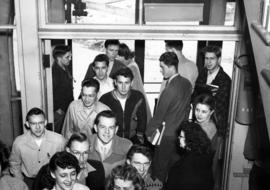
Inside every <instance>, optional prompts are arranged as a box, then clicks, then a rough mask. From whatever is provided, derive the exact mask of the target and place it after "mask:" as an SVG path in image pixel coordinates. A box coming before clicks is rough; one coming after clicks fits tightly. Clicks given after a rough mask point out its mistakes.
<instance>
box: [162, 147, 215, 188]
mask: <svg viewBox="0 0 270 190" xmlns="http://www.w3.org/2000/svg"><path fill="white" fill-rule="evenodd" d="M213 186H214V180H213V174H212V154H198V153H194V152H188V153H186V154H185V155H184V156H183V157H182V158H181V159H180V160H179V161H178V162H176V163H175V164H174V166H173V167H172V168H171V170H170V172H169V175H168V180H167V184H166V188H165V189H166V190H177V189H179V190H197V189H199V190H212V189H213Z"/></svg>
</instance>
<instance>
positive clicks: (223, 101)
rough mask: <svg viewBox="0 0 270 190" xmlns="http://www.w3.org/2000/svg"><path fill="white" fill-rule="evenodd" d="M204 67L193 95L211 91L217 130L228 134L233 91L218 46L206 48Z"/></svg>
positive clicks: (222, 134)
mask: <svg viewBox="0 0 270 190" xmlns="http://www.w3.org/2000/svg"><path fill="white" fill-rule="evenodd" d="M203 52H204V68H203V69H202V70H201V72H200V73H199V77H198V78H197V81H196V84H195V90H194V94H193V97H194V98H195V97H196V96H198V95H199V94H201V93H210V94H212V95H213V96H214V97H215V99H216V110H215V113H216V117H217V123H216V125H217V130H218V134H219V135H220V136H224V135H225V134H226V131H227V128H228V111H229V102H230V91H231V78H230V77H229V76H228V75H227V74H226V73H225V72H224V70H223V68H222V67H221V66H220V63H221V50H220V48H219V47H217V46H207V47H205V49H204V51H203Z"/></svg>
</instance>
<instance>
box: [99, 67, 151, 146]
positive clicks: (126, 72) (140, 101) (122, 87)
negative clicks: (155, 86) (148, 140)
mask: <svg viewBox="0 0 270 190" xmlns="http://www.w3.org/2000/svg"><path fill="white" fill-rule="evenodd" d="M113 78H114V85H115V89H114V90H113V91H111V92H108V93H106V94H104V95H103V96H102V97H101V98H100V101H101V102H103V103H104V104H106V105H107V106H109V107H110V108H111V110H112V111H113V112H114V113H115V114H116V118H117V122H118V123H119V129H118V132H117V135H118V136H120V137H124V138H128V139H130V140H132V141H133V143H137V142H138V143H143V142H144V137H143V135H144V132H145V127H146V122H147V114H146V102H145V98H144V96H143V94H142V93H141V92H140V91H137V90H133V89H131V85H132V80H133V74H132V71H131V70H130V69H129V68H122V69H120V70H118V71H117V72H116V73H115V75H114V77H113Z"/></svg>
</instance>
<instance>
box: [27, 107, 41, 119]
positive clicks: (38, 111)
mask: <svg viewBox="0 0 270 190" xmlns="http://www.w3.org/2000/svg"><path fill="white" fill-rule="evenodd" d="M32 115H43V117H44V119H45V113H44V111H43V110H42V109H40V108H37V107H34V108H32V109H30V110H29V111H28V113H27V114H26V121H29V118H30V117H31V116H32Z"/></svg>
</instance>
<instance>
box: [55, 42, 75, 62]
mask: <svg viewBox="0 0 270 190" xmlns="http://www.w3.org/2000/svg"><path fill="white" fill-rule="evenodd" d="M70 51H71V48H70V46H65V45H56V46H55V47H54V49H53V53H52V54H53V58H54V59H56V58H57V57H61V56H63V55H65V54H66V53H67V52H70Z"/></svg>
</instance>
